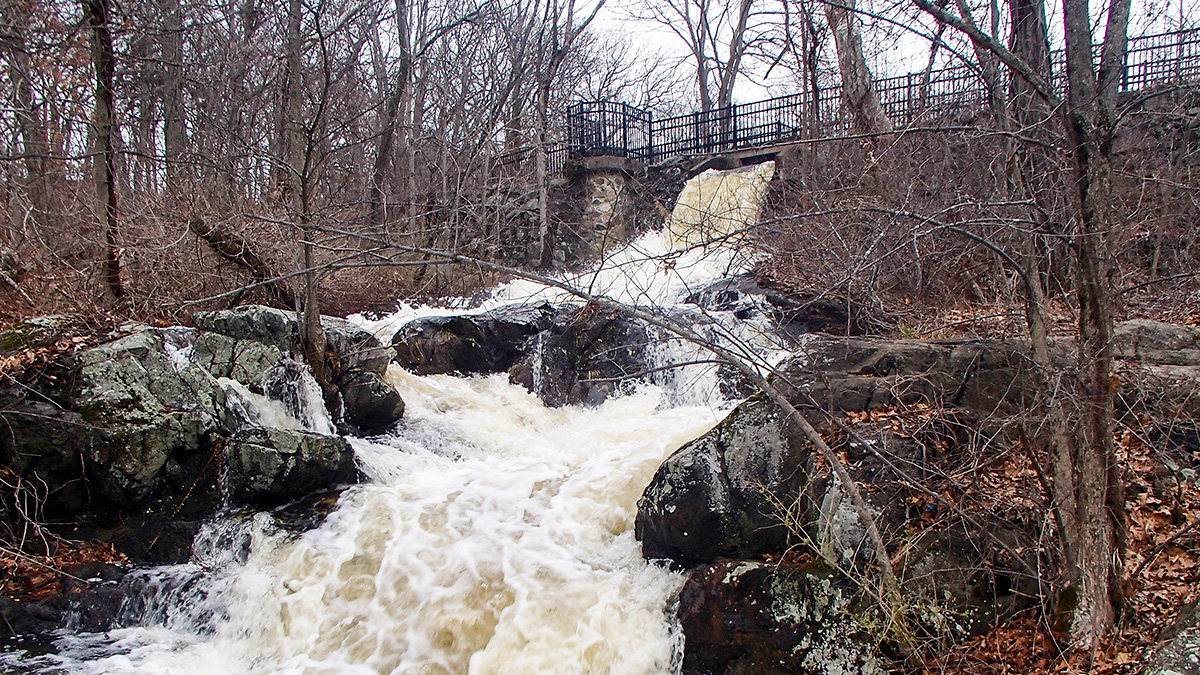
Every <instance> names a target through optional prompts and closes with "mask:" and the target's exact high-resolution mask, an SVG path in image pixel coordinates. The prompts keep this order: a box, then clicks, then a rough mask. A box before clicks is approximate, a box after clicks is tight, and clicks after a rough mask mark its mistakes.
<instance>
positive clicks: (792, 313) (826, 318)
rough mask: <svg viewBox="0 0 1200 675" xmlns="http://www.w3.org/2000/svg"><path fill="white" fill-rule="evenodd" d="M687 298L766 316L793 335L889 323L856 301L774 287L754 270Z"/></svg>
mask: <svg viewBox="0 0 1200 675" xmlns="http://www.w3.org/2000/svg"><path fill="white" fill-rule="evenodd" d="M687 302H690V303H693V304H696V305H697V306H699V307H701V308H702V309H705V310H710V311H724V312H733V313H734V315H735V316H737V317H738V318H739V319H748V318H752V317H755V316H759V315H762V316H766V317H768V318H769V319H770V320H771V321H772V322H773V323H774V324H775V325H776V326H778V327H779V329H780V331H781V332H783V333H785V334H787V335H789V336H791V337H792V338H797V337H799V336H800V335H804V334H807V333H814V332H822V333H830V334H832V335H863V334H866V333H870V332H877V331H879V330H880V329H883V328H886V327H887V326H888V325H889V322H888V321H885V320H883V319H880V318H878V317H876V316H874V315H873V314H872V313H871V312H869V311H868V310H867V309H866V308H864V307H861V306H859V305H857V304H855V303H851V302H847V301H844V300H838V299H837V298H830V297H825V296H819V295H811V294H810V295H802V294H797V293H791V292H787V291H783V290H779V289H776V288H771V287H769V286H764V285H763V284H762V283H760V282H759V281H758V280H757V279H756V278H755V277H754V275H752V274H739V275H737V276H734V277H729V278H727V279H721V280H720V281H716V282H713V283H712V284H709V285H708V286H706V287H704V288H702V289H700V290H698V291H696V292H695V293H693V294H692V295H690V296H688V298H687Z"/></svg>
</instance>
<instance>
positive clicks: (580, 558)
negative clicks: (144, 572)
mask: <svg viewBox="0 0 1200 675" xmlns="http://www.w3.org/2000/svg"><path fill="white" fill-rule="evenodd" d="M388 379H389V381H390V382H392V383H393V384H394V385H396V386H397V387H398V388H399V389H400V391H401V393H402V394H403V395H404V396H405V398H406V400H407V401H408V405H409V407H408V413H407V415H408V416H409V422H408V429H409V430H411V433H410V431H408V430H406V431H402V432H401V433H399V434H397V435H395V436H393V437H391V438H387V439H384V440H383V441H382V442H380V441H378V440H377V439H373V440H372V441H367V440H362V439H355V440H354V441H353V443H354V445H355V448H356V450H357V451H358V453H359V456H360V458H361V460H362V463H363V466H364V468H365V470H366V471H367V472H368V474H369V475H370V477H371V478H372V480H371V482H370V483H368V484H365V485H362V486H358V487H356V488H353V489H351V490H349V491H348V492H347V493H346V494H345V495H344V496H343V499H342V501H341V503H340V505H339V506H338V508H337V510H336V511H335V512H334V513H333V514H331V515H330V516H329V517H328V519H327V520H326V521H325V523H324V524H323V525H322V526H321V527H319V528H317V529H316V530H313V531H311V532H308V533H306V534H305V535H303V536H300V537H298V538H289V537H286V536H283V535H273V536H270V535H259V536H257V538H256V539H255V540H254V542H253V548H252V550H251V552H250V554H249V556H248V557H247V559H246V561H245V562H244V563H234V562H230V561H229V560H223V561H220V564H219V565H217V564H213V566H214V567H215V568H216V569H213V570H212V571H211V572H209V574H210V576H211V578H210V579H208V580H207V581H206V586H205V587H206V588H207V589H208V593H209V594H208V595H207V596H205V598H206V599H205V600H204V601H203V602H199V603H196V606H195V607H174V608H173V609H172V612H173V613H172V614H171V616H169V617H167V618H164V619H161V622H163V623H165V625H159V626H145V627H138V628H130V629H124V630H118V631H112V632H111V633H110V634H108V635H107V636H104V637H98V636H64V637H63V638H62V640H61V642H60V644H59V648H60V650H61V653H60V655H59V656H58V657H57V659H58V660H59V661H60V666H59V667H61V668H63V669H64V670H65V671H66V672H84V673H114V674H119V673H177V674H192V673H197V674H198V673H213V674H218V673H219V674H220V675H235V674H240V673H305V674H316V673H358V672H361V673H478V674H485V673H489V674H490V673H496V674H501V673H521V674H526V673H613V674H618V673H628V674H631V675H633V674H652V673H670V672H672V667H673V658H675V650H676V646H677V642H678V636H677V635H675V634H674V633H673V632H672V629H671V627H670V626H669V624H668V622H667V621H666V619H665V617H664V609H665V607H666V605H667V603H668V602H669V600H670V598H671V597H672V595H673V594H674V593H675V592H676V591H677V589H678V586H679V585H680V583H681V577H680V576H679V575H677V574H673V573H670V572H668V571H666V570H663V569H661V568H658V567H655V566H652V565H649V564H647V563H646V562H645V561H644V560H643V559H642V557H641V551H640V547H639V545H638V543H637V541H636V540H635V539H634V537H633V532H632V527H633V519H634V516H635V514H636V511H637V499H638V497H640V495H641V492H642V489H643V488H644V487H645V485H646V484H647V483H648V482H649V480H650V478H651V476H652V475H653V473H654V471H655V470H656V469H657V467H658V465H659V464H660V463H661V462H662V460H663V459H664V458H665V457H666V456H667V454H669V453H670V452H671V451H673V450H674V449H675V448H677V447H679V446H680V445H682V444H683V443H685V442H687V441H688V440H690V439H692V438H695V437H697V436H698V435H700V434H702V433H703V432H704V431H706V430H707V429H708V428H710V427H711V426H712V425H713V424H714V423H715V422H716V421H717V420H718V419H719V417H720V415H721V411H719V410H714V409H711V408H707V407H691V408H671V409H659V405H658V402H659V401H658V393H657V392H656V391H655V390H654V389H653V388H647V389H645V390H644V391H642V392H640V393H637V394H634V395H630V396H625V397H620V398H614V399H611V400H609V401H608V402H606V403H604V404H603V405H601V406H598V407H595V408H579V407H569V408H561V409H548V408H546V407H544V406H543V405H542V404H541V402H540V401H539V400H538V399H537V398H536V397H534V396H532V395H531V394H529V393H528V392H526V391H525V390H524V389H522V388H520V387H517V386H514V385H512V384H510V383H509V382H508V381H507V380H506V379H505V378H504V377H503V376H495V377H487V378H458V377H450V376H432V377H423V378H422V377H416V376H414V375H411V374H409V373H406V372H403V371H401V370H399V369H398V368H396V367H395V366H393V367H392V368H391V369H390V370H389V372H388ZM429 439H439V442H434V443H430V442H428V441H429ZM448 448H449V450H448ZM189 612H194V613H189ZM213 615H222V616H223V618H222V619H220V620H218V621H215V622H214V621H213V620H212V618H211V617H212V616H213Z"/></svg>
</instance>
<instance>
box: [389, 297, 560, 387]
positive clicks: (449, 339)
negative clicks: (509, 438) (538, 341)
mask: <svg viewBox="0 0 1200 675" xmlns="http://www.w3.org/2000/svg"><path fill="white" fill-rule="evenodd" d="M558 313H559V310H558V309H556V308H555V307H553V306H552V305H550V304H548V303H541V304H537V305H533V306H519V307H502V308H500V309H496V310H492V311H490V312H483V313H481V314H470V315H462V316H436V317H428V318H424V319H418V320H416V321H413V322H410V323H408V324H406V325H405V326H404V327H403V328H401V329H400V330H399V331H397V333H396V335H395V336H394V337H393V338H392V349H394V350H395V352H396V355H395V357H394V360H395V361H396V363H398V364H400V366H402V367H403V368H405V369H407V370H411V371H413V372H414V373H416V374H418V375H440V374H444V373H458V374H461V375H476V374H482V375H486V374H490V373H500V372H504V371H506V370H508V369H509V368H511V367H512V365H513V364H514V363H515V362H516V361H517V359H519V358H521V357H522V356H524V355H525V354H526V353H527V352H528V351H529V348H530V345H529V344H528V342H529V339H530V338H532V337H533V336H535V335H537V334H538V333H541V332H542V331H544V330H547V329H549V328H550V326H551V325H552V324H553V323H554V321H553V319H554V317H555V315H556V314H558Z"/></svg>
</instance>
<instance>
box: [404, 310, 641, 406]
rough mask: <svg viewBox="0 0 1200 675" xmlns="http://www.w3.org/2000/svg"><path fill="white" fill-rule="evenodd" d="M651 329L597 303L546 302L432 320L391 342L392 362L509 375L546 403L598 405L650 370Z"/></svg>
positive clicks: (425, 371)
mask: <svg viewBox="0 0 1200 675" xmlns="http://www.w3.org/2000/svg"><path fill="white" fill-rule="evenodd" d="M648 343H649V337H648V334H647V330H646V327H645V325H644V324H643V323H641V322H640V321H638V320H635V319H630V318H628V317H626V316H623V315H620V314H618V313H616V312H610V311H605V310H600V309H598V308H596V307H594V306H584V307H578V306H563V307H556V306H554V305H550V304H548V303H541V304H537V305H532V306H519V307H502V308H499V309H495V310H492V311H489V312H483V313H480V314H471V315H461V316H443V317H428V318H424V319H418V320H416V321H413V322H411V323H409V324H407V325H405V326H404V327H403V328H401V329H400V330H399V331H398V332H397V333H396V335H395V336H394V337H393V339H392V348H393V349H394V350H395V352H396V357H395V361H396V363H398V364H399V365H400V366H402V367H404V368H406V369H408V370H411V371H413V372H415V373H417V374H419V375H433V374H442V373H458V374H461V375H487V374H492V373H502V372H507V373H508V374H509V379H510V380H512V381H513V382H514V383H516V384H520V385H522V386H524V387H525V388H526V389H528V390H530V391H531V392H533V393H534V394H537V395H538V396H539V397H540V398H541V399H542V400H543V401H544V402H545V403H546V404H547V405H550V406H562V405H569V404H576V403H584V404H597V403H600V402H602V401H604V400H605V399H606V398H607V397H608V396H610V395H611V394H612V393H613V392H615V391H616V390H617V389H618V388H619V387H620V386H621V384H622V383H623V382H626V381H628V380H630V379H631V378H635V377H637V376H639V375H640V374H641V373H642V371H644V370H645V364H646V358H647V357H646V346H647V344H648Z"/></svg>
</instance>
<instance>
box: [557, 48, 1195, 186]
mask: <svg viewBox="0 0 1200 675" xmlns="http://www.w3.org/2000/svg"><path fill="white" fill-rule="evenodd" d="M1051 61H1052V64H1051V67H1052V72H1053V78H1052V82H1053V84H1054V85H1055V86H1056V87H1058V88H1059V89H1060V91H1061V90H1062V89H1063V88H1064V87H1065V82H1064V68H1063V55H1062V53H1061V52H1055V53H1054V54H1052V55H1051ZM1195 80H1200V29H1189V30H1183V31H1175V32H1171V33H1162V34H1157V35H1148V36H1142V37H1135V38H1131V39H1130V41H1129V49H1128V56H1127V58H1126V65H1125V71H1124V73H1123V75H1122V78H1121V87H1120V88H1121V90H1122V91H1135V90H1140V89H1147V88H1150V87H1155V86H1161V85H1167V84H1174V83H1178V82H1184V81H1195ZM874 84H875V90H876V92H878V94H879V101H880V103H881V104H882V106H883V109H884V111H885V112H886V113H887V115H888V117H889V118H891V120H892V123H893V125H895V126H896V127H897V128H898V129H904V128H907V127H912V126H916V125H920V124H922V123H927V122H930V121H932V120H935V119H937V118H939V117H943V118H944V116H945V115H946V114H948V113H955V112H964V113H965V112H971V111H978V110H980V109H982V108H984V107H985V106H986V105H987V90H986V87H985V86H984V83H983V80H982V77H981V76H980V74H979V71H978V69H976V68H974V67H972V66H966V65H961V66H952V67H949V68H942V69H938V70H929V71H922V72H919V73H910V74H908V75H900V76H897V77H885V78H879V79H877V80H876V81H875V83H874ZM1004 86H1007V83H1005V85H1004ZM850 128H851V123H850V118H849V116H848V115H847V113H846V111H845V109H844V108H843V106H842V104H841V100H840V93H839V89H838V87H836V86H829V87H825V88H824V89H822V90H820V91H819V92H818V93H817V94H816V95H813V94H811V93H808V94H790V95H787V96H780V97H777V98H771V99H767V100H765V101H756V102H754V103H744V104H737V105H731V106H726V107H722V108H716V109H713V110H708V111H701V112H693V113H688V114H685V115H676V116H673V117H664V118H659V119H655V117H654V114H653V113H652V112H650V111H648V110H642V109H641V108H636V107H634V106H631V105H627V104H625V103H615V102H612V101H591V102H585V103H576V104H574V105H572V106H570V108H569V109H568V112H567V146H566V154H567V155H569V156H570V157H575V158H579V157H594V156H602V155H609V156H618V157H629V158H632V159H638V160H642V161H645V162H658V161H662V160H664V159H669V158H671V157H676V156H679V155H698V154H720V153H725V152H733V151H737V150H746V149H751V148H756V147H767V146H772V145H782V144H785V143H787V142H789V141H794V140H797V139H800V138H816V137H821V136H836V135H838V134H841V133H845V132H847V131H848V130H849V129H850Z"/></svg>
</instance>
